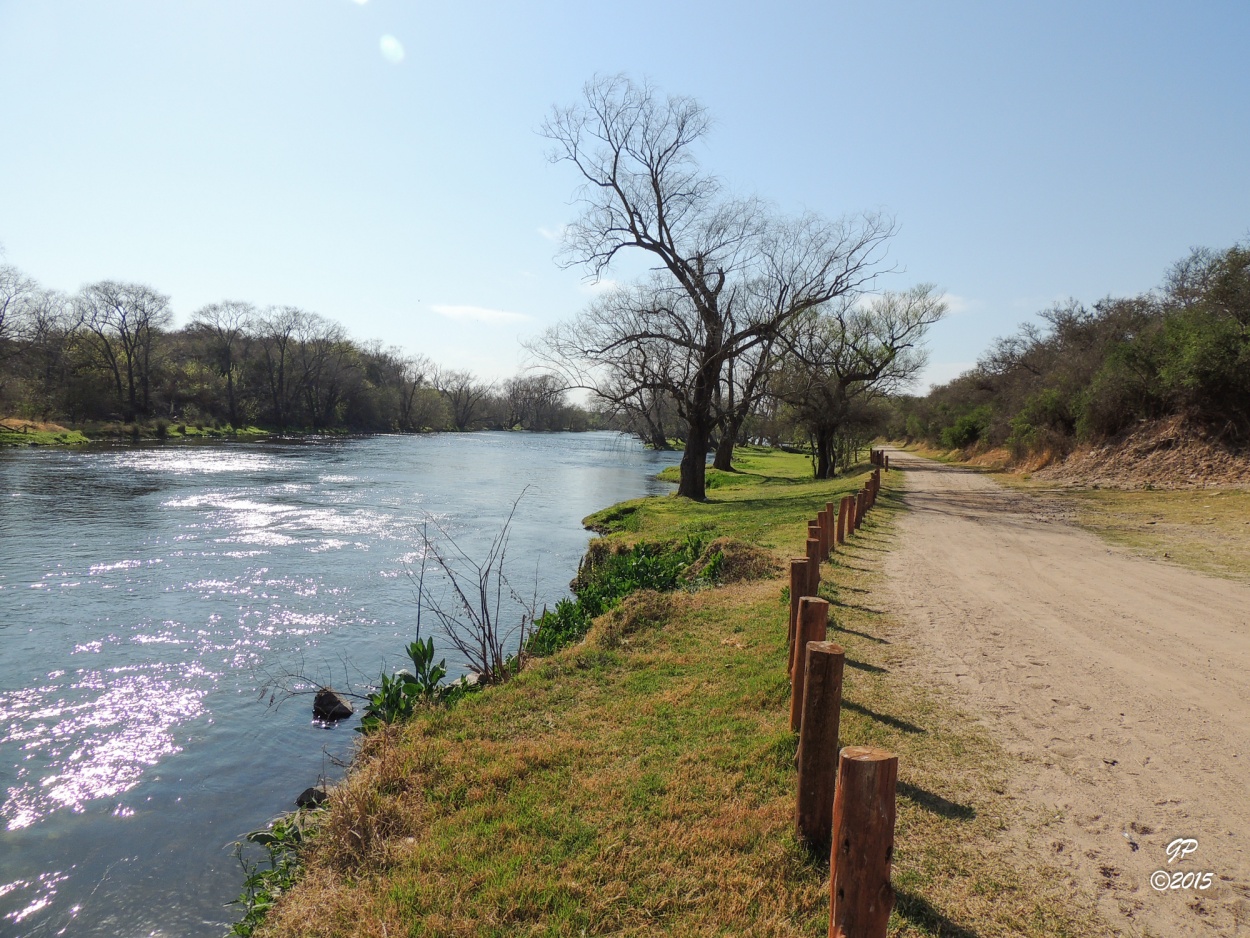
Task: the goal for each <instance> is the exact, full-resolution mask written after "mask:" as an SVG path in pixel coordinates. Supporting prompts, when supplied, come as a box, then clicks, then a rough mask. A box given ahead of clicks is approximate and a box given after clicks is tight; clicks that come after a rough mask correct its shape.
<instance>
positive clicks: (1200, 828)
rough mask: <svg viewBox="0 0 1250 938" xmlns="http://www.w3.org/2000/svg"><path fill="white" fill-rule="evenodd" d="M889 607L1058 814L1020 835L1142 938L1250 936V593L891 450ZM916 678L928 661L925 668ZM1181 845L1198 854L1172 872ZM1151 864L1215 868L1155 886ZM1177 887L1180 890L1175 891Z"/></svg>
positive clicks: (1022, 781) (1033, 502) (1042, 505)
mask: <svg viewBox="0 0 1250 938" xmlns="http://www.w3.org/2000/svg"><path fill="white" fill-rule="evenodd" d="M890 465H891V469H895V468H898V469H901V470H902V471H903V472H905V473H906V492H905V496H904V497H905V501H906V504H907V505H908V507H909V509H910V510H909V511H907V512H906V513H904V514H903V515H902V518H901V521H900V531H899V534H900V536H899V538H898V546H897V547H896V549H895V550H894V551H893V552H892V553H891V554H890V556H889V559H888V561H887V564H888V566H887V570H888V573H889V574H890V577H889V583H890V586H889V587H888V596H887V600H888V602H889V603H890V605H891V607H892V611H893V612H895V613H896V614H898V615H899V616H900V618H901V619H902V621H903V622H904V623H906V627H907V629H908V631H909V633H910V634H911V635H912V637H913V638H914V640H915V641H916V642H917V643H918V644H919V646H920V647H921V648H922V649H925V650H926V651H927V652H928V654H926V655H922V656H919V659H920V660H921V661H922V662H925V664H926V665H927V666H926V667H925V668H924V670H923V671H920V672H919V673H918V674H917V677H918V678H920V679H923V680H925V681H928V682H931V683H933V684H936V685H937V686H939V687H941V686H946V687H948V688H949V685H950V684H953V685H954V687H955V689H956V695H957V701H956V702H957V703H958V704H959V705H961V706H962V707H963V708H964V709H965V710H966V711H967V712H969V713H974V714H979V715H980V716H981V717H982V718H983V719H984V720H985V722H986V723H987V725H988V726H989V727H990V729H991V731H992V733H993V735H994V736H995V737H996V738H997V739H998V741H999V742H1000V743H1001V744H1002V745H1003V746H1004V747H1005V748H1006V749H1008V750H1009V751H1011V752H1014V753H1017V754H1019V755H1020V756H1021V757H1022V758H1023V761H1024V767H1023V770H1022V772H1021V773H1020V775H1019V778H1018V779H1017V784H1018V786H1019V790H1018V791H1017V792H1016V794H1018V795H1022V796H1023V797H1025V798H1029V799H1032V800H1033V801H1035V802H1036V803H1038V804H1039V805H1042V806H1043V807H1045V808H1047V809H1053V810H1055V811H1056V812H1057V813H1058V815H1059V820H1057V821H1056V822H1055V823H1053V824H1049V825H1047V826H1046V827H1044V828H1043V829H1042V831H1041V832H1040V834H1036V833H1029V832H1028V831H1025V830H1021V831H1018V832H1016V833H1015V834H1014V835H1009V836H1018V837H1020V838H1021V840H1022V843H1023V844H1025V845H1026V847H1025V848H1026V849H1029V850H1032V851H1044V852H1046V853H1048V854H1049V855H1050V857H1051V859H1053V860H1055V861H1057V862H1059V863H1060V864H1061V865H1064V866H1066V867H1067V868H1068V869H1069V870H1070V872H1071V873H1072V876H1073V878H1074V879H1075V880H1076V881H1077V882H1078V883H1082V884H1085V885H1086V886H1087V888H1088V891H1089V892H1090V893H1091V894H1093V895H1095V896H1096V897H1097V901H1098V906H1099V909H1100V911H1101V912H1102V914H1103V916H1104V917H1105V919H1106V921H1107V923H1108V925H1109V926H1110V927H1112V928H1114V929H1116V930H1118V931H1121V932H1123V933H1125V934H1130V935H1137V934H1143V935H1159V936H1172V935H1204V936H1206V935H1225V934H1227V935H1245V936H1248V938H1250V588H1248V587H1246V586H1244V585H1240V584H1236V583H1231V582H1228V581H1225V580H1220V579H1215V578H1212V577H1208V576H1204V575H1202V574H1198V573H1192V572H1190V571H1188V570H1185V569H1182V568H1180V567H1174V566H1170V565H1167V564H1163V563H1155V562H1151V561H1147V560H1141V559H1137V558H1133V557H1131V556H1129V555H1127V554H1126V553H1124V552H1122V551H1120V550H1118V549H1114V548H1109V547H1108V546H1107V545H1106V544H1105V543H1103V542H1102V541H1100V540H1099V539H1098V538H1097V537H1095V536H1094V535H1092V534H1088V533H1086V532H1084V531H1081V530H1079V529H1078V528H1076V527H1074V526H1072V525H1070V524H1068V523H1066V522H1064V521H1063V519H1062V512H1061V511H1059V510H1057V509H1056V508H1055V506H1054V505H1053V503H1050V505H1049V507H1048V503H1047V502H1045V501H1042V500H1039V499H1037V498H1034V497H1031V496H1029V495H1023V494H1019V493H1013V492H1011V491H1008V490H1006V489H1004V488H1003V487H1002V486H1000V485H998V484H997V483H995V482H994V481H993V480H991V479H989V478H986V477H985V476H983V475H979V474H976V473H973V472H969V471H966V470H961V469H957V468H954V467H950V466H945V465H942V464H939V463H936V462H932V461H930V460H925V459H920V458H917V457H914V456H909V455H907V454H904V453H899V452H897V451H895V452H891V453H890ZM915 667H917V669H918V671H919V669H920V667H921V666H920V665H916V666H915ZM1177 838H1190V839H1192V840H1196V841H1197V847H1196V849H1193V850H1192V852H1190V853H1189V854H1188V855H1187V856H1184V857H1178V858H1177V859H1176V861H1175V862H1171V863H1169V862H1168V857H1167V855H1166V849H1165V848H1166V846H1167V845H1168V844H1169V843H1171V842H1172V841H1174V840H1176V839H1177ZM1156 870H1165V871H1167V872H1168V873H1173V872H1177V871H1185V872H1199V871H1209V872H1211V873H1213V874H1214V875H1213V876H1212V877H1211V880H1212V882H1211V885H1210V887H1209V888H1207V889H1196V888H1192V887H1191V888H1189V889H1178V890H1170V889H1169V890H1166V891H1159V890H1157V889H1155V888H1152V885H1151V874H1152V873H1154V872H1155V871H1156ZM1169 883H1170V880H1169Z"/></svg>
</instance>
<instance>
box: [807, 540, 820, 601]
mask: <svg viewBox="0 0 1250 938" xmlns="http://www.w3.org/2000/svg"><path fill="white" fill-rule="evenodd" d="M819 592H820V539H819V538H814V537H809V538H808V539H807V593H806V595H808V596H815V595H816V594H817V593H819Z"/></svg>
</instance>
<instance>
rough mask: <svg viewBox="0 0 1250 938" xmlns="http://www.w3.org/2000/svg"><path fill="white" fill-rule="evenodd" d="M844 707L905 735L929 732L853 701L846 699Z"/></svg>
mask: <svg viewBox="0 0 1250 938" xmlns="http://www.w3.org/2000/svg"><path fill="white" fill-rule="evenodd" d="M842 706H843V707H845V708H846V709H847V710H852V711H854V712H855V713H859V714H863V715H864V716H866V717H868V719H870V720H876V721H877V722H878V723H884V724H885V725H886V726H892V727H894V728H895V729H896V730H901V731H902V732H904V733H927V732H928V730H926V729H925V728H924V727H922V726H917V725H916V724H915V723H908V722H907V721H906V720H900V719H899V718H898V717H892V716H890V715H889V714H888V713H878V712H877V711H876V710H872V709H870V708H868V707H865V706H864V705H863V704H857V703H854V702H853V701H850V700H847V699H846V698H843V699H842Z"/></svg>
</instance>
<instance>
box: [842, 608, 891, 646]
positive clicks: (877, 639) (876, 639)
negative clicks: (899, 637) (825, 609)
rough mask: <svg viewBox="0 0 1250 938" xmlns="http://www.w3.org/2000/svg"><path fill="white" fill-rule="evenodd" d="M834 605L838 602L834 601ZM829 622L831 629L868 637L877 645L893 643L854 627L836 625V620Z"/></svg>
mask: <svg viewBox="0 0 1250 938" xmlns="http://www.w3.org/2000/svg"><path fill="white" fill-rule="evenodd" d="M835 605H840V604H839V603H835ZM829 624H830V626H831V627H832V628H833V629H835V630H836V631H838V632H845V633H846V634H847V635H857V636H859V637H860V638H866V639H868V641H870V642H876V643H877V644H878V645H890V644H893V643H892V642H891V641H890V640H889V639H888V638H879V637H877V636H876V635H869V634H868V633H867V632H860V631H857V630H856V629H848V628H847V627H846V626H844V625H838V624H837V623H836V622H833V621H832V620H831V621H830V623H829Z"/></svg>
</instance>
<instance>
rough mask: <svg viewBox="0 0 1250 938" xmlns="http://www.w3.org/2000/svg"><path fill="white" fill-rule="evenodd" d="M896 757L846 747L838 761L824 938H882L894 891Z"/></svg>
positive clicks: (881, 751) (870, 748)
mask: <svg viewBox="0 0 1250 938" xmlns="http://www.w3.org/2000/svg"><path fill="white" fill-rule="evenodd" d="M897 785H898V757H897V756H895V755H894V754H893V753H890V752H886V751H885V750H884V749H874V748H872V747H871V746H847V747H846V748H845V749H843V750H842V754H841V757H840V758H839V759H838V781H837V788H836V790H835V791H834V795H833V848H832V850H831V851H830V854H829V938H885V930H886V925H887V924H889V921H890V910H891V909H892V908H894V887H893V886H891V885H890V862H891V860H892V859H893V858H894V789H895V787H896V786H897Z"/></svg>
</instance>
